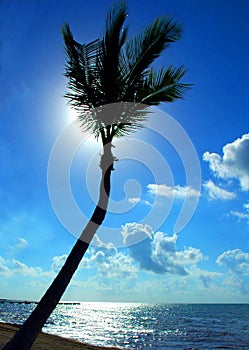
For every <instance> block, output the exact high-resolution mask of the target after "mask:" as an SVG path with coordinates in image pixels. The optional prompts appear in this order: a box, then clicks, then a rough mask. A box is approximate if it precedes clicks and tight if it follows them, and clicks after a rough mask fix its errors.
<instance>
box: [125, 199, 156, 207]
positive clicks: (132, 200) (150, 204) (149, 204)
mask: <svg viewBox="0 0 249 350" xmlns="http://www.w3.org/2000/svg"><path fill="white" fill-rule="evenodd" d="M128 202H129V203H131V204H138V203H142V204H146V205H148V206H150V207H151V206H152V205H153V204H152V203H150V202H149V201H146V200H144V199H141V198H139V197H132V198H129V199H128Z"/></svg>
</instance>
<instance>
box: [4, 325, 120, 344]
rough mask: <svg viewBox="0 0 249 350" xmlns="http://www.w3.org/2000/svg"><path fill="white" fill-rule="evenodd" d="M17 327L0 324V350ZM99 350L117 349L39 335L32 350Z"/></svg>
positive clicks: (43, 334) (44, 334) (48, 335)
mask: <svg viewBox="0 0 249 350" xmlns="http://www.w3.org/2000/svg"><path fill="white" fill-rule="evenodd" d="M17 329H18V326H16V325H12V324H9V323H0V348H2V346H3V345H4V344H5V343H6V342H7V341H8V340H9V339H10V338H11V337H12V336H13V334H14V333H15V332H16V330H17ZM58 349H60V350H101V349H109V350H110V349H116V350H117V349H118V348H113V347H112V348H109V347H108V348H106V347H102V346H93V345H88V344H85V343H80V342H78V341H75V340H70V339H65V338H62V337H58V336H56V335H50V334H46V333H40V334H39V336H38V337H37V339H36V341H35V343H34V345H33V346H32V350H58Z"/></svg>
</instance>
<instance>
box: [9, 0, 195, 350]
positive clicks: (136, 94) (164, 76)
mask: <svg viewBox="0 0 249 350" xmlns="http://www.w3.org/2000/svg"><path fill="white" fill-rule="evenodd" d="M126 17H127V6H126V3H125V2H124V1H122V2H120V3H118V4H116V5H115V6H113V8H112V9H111V11H110V12H109V13H108V14H107V16H106V18H105V32H104V35H103V37H102V38H100V39H97V40H94V41H92V42H90V43H88V44H80V43H79V42H77V41H76V40H75V39H74V37H73V34H72V32H71V30H70V28H69V25H68V24H65V25H64V26H63V28H62V34H63V38H64V43H65V50H66V55H67V65H66V71H65V75H66V77H67V78H68V81H69V83H68V88H69V90H68V92H67V93H66V95H65V96H66V98H67V99H68V101H69V104H70V105H71V106H72V107H73V108H75V109H76V110H77V113H78V117H79V119H80V121H81V126H82V128H83V130H88V131H90V132H92V133H93V134H94V135H95V136H96V137H97V138H100V139H101V140H102V144H103V155H102V156H101V161H100V168H101V172H102V178H101V183H100V192H99V201H98V204H97V206H96V208H95V210H94V212H93V214H92V217H91V219H90V221H89V222H88V224H87V226H86V227H85V229H84V230H83V232H82V234H81V235H80V237H79V239H78V240H77V242H76V244H75V245H74V247H73V249H72V251H71V252H70V254H69V256H68V258H67V260H66V262H65V264H64V266H63V267H62V269H61V270H60V272H59V273H58V275H57V277H56V278H55V279H54V281H53V282H52V284H51V286H50V287H49V288H48V290H47V291H46V293H45V294H44V296H43V297H42V299H41V300H40V302H39V303H38V305H37V307H36V308H35V309H34V311H33V312H32V313H31V315H30V316H29V317H28V319H27V320H26V321H25V322H24V324H23V325H22V326H21V327H20V329H19V331H18V332H17V333H16V334H15V335H14V337H13V338H12V339H11V340H10V341H9V342H8V343H7V344H6V345H5V346H4V347H3V349H4V350H10V349H11V350H14V349H15V350H17V349H18V350H27V349H30V348H31V346H32V344H33V342H34V340H35V339H36V337H37V335H38V333H39V331H40V330H41V329H42V327H43V326H44V324H45V323H46V321H47V319H48V317H49V316H50V314H51V313H52V312H53V310H54V309H55V307H56V305H57V304H58V303H59V300H60V298H61V297H62V295H63V293H64V291H65V290H66V288H67V286H68V284H69V282H70V280H71V278H72V276H73V274H74V273H75V271H76V269H77V267H78V265H79V263H80V261H81V259H82V257H83V256H84V254H85V252H86V250H87V248H88V246H89V243H90V242H91V239H92V237H93V236H94V234H95V232H96V231H97V229H98V228H99V226H100V225H101V224H102V222H103V220H104V218H105V215H106V211H107V205H108V198H109V194H110V180H111V172H112V171H113V163H114V161H115V157H114V156H113V154H112V141H113V138H114V137H121V136H123V135H127V134H129V133H131V132H134V131H135V130H137V128H139V127H141V126H142V122H143V120H144V119H145V118H146V108H145V107H147V106H150V105H158V104H159V103H160V102H172V101H174V100H176V99H178V98H182V97H183V94H184V91H185V90H186V88H188V87H189V85H187V84H183V83H181V82H180V81H181V79H182V77H183V76H184V74H185V73H186V70H185V69H184V67H183V66H181V67H178V68H174V67H173V66H171V65H170V66H168V67H167V68H161V69H156V68H155V67H153V66H152V63H153V62H154V61H155V60H156V59H157V58H158V57H159V56H160V55H161V53H162V52H163V51H164V50H165V49H166V48H168V47H169V45H170V44H171V43H173V42H175V41H176V40H178V39H180V37H181V32H182V31H181V28H180V26H179V25H178V24H177V23H176V22H173V21H172V19H171V18H169V17H167V16H161V17H158V18H157V19H156V20H155V21H154V23H152V24H151V25H149V26H148V27H147V28H146V29H145V30H144V31H143V32H142V33H140V34H138V35H136V36H135V37H133V38H131V39H129V38H128V28H127V26H126V25H125V21H126ZM113 103H118V108H117V109H115V110H116V111H117V113H115V115H113V113H110V114H109V112H110V109H109V108H108V106H109V105H110V104H113ZM131 104H132V106H133V107H131ZM142 104H144V105H142ZM141 106H142V107H141Z"/></svg>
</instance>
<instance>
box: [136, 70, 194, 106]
mask: <svg viewBox="0 0 249 350" xmlns="http://www.w3.org/2000/svg"><path fill="white" fill-rule="evenodd" d="M186 72H187V70H186V69H185V68H184V67H183V66H181V67H178V68H175V67H173V66H172V65H170V66H169V67H168V68H167V69H165V68H161V69H160V70H159V71H156V70H155V69H154V68H151V69H150V71H149V72H148V74H147V76H146V79H145V80H144V83H143V85H142V87H141V89H140V90H139V91H138V93H137V98H138V100H139V101H140V102H141V103H146V104H148V105H158V104H159V103H160V102H173V101H174V100H176V99H179V98H183V95H184V92H185V91H186V89H189V88H190V87H191V84H184V83H181V82H180V80H181V79H182V77H183V76H184V75H185V74H186Z"/></svg>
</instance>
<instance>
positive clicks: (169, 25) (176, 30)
mask: <svg viewBox="0 0 249 350" xmlns="http://www.w3.org/2000/svg"><path fill="white" fill-rule="evenodd" d="M181 33H182V30H181V27H180V26H179V24H177V23H176V22H173V21H172V20H171V18H169V17H166V16H163V17H158V18H157V19H156V20H155V21H154V23H153V24H151V25H149V26H148V27H147V28H146V29H145V30H144V31H143V32H142V33H140V34H139V35H137V36H135V37H134V38H133V39H131V40H129V41H128V42H127V44H126V57H127V60H128V62H129V67H130V73H129V75H128V76H127V79H126V80H127V85H126V86H127V87H126V94H125V98H129V99H130V98H132V96H133V94H134V90H135V89H134V88H136V84H137V83H138V82H139V80H141V77H142V76H143V73H144V72H146V70H147V69H148V68H149V66H150V65H151V64H152V63H153V62H154V61H155V59H157V58H158V57H159V56H160V55H161V53H162V52H163V50H165V49H166V48H167V47H168V46H169V45H170V44H171V43H173V42H175V41H176V40H178V39H180V37H181Z"/></svg>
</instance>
